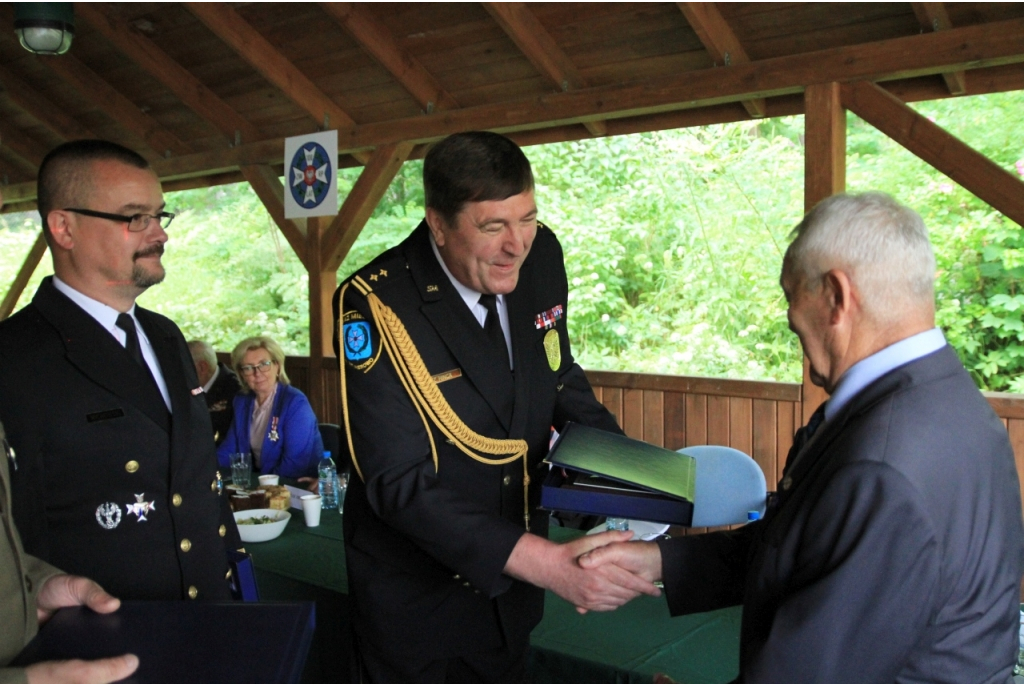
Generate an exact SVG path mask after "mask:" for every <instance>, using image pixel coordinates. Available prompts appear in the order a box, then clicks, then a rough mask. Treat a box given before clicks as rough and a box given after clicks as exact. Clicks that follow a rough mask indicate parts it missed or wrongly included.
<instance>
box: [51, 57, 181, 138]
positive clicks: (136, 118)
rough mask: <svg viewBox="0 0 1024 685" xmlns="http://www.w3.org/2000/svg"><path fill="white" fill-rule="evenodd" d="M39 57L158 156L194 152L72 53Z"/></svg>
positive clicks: (84, 97) (80, 93)
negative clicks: (140, 139)
mask: <svg viewBox="0 0 1024 685" xmlns="http://www.w3.org/2000/svg"><path fill="white" fill-rule="evenodd" d="M38 59H39V60H40V61H41V62H42V63H43V64H45V65H46V66H47V67H48V68H49V69H50V70H51V71H53V72H54V73H55V74H57V75H58V76H59V77H60V78H61V79H62V80H63V81H64V82H65V83H67V84H68V85H70V86H71V87H72V88H74V89H75V90H76V91H78V94H79V95H80V96H81V97H82V98H83V99H84V100H85V101H87V102H90V103H92V104H93V105H95V106H96V107H97V108H99V109H101V110H103V111H104V112H105V113H106V114H107V116H109V117H110V118H111V119H113V120H114V121H116V122H117V123H118V124H120V125H121V126H123V127H124V128H125V129H127V130H128V131H131V132H132V133H134V134H135V135H137V136H139V137H140V138H142V139H143V140H145V141H146V144H147V145H148V146H149V147H150V148H151V149H152V150H153V151H154V152H156V153H157V154H158V155H159V156H161V157H164V156H170V155H171V154H175V155H184V154H188V153H190V152H192V148H190V147H189V146H188V145H186V144H185V143H183V142H182V141H181V140H179V139H178V137H177V136H175V135H174V134H173V133H171V132H170V131H168V130H167V129H165V128H164V127H163V126H161V125H160V124H159V123H158V122H157V121H156V120H155V119H153V117H151V116H149V115H148V114H146V113H145V112H143V111H142V110H140V109H139V107H138V106H137V105H136V104H135V103H134V102H132V101H131V100H129V99H128V98H127V97H125V96H124V95H122V94H121V93H119V92H118V91H117V90H116V89H115V88H114V87H113V86H111V85H110V84H109V83H107V82H106V81H104V80H103V79H102V78H101V77H100V76H99V74H97V73H96V72H94V71H93V70H92V69H90V68H89V67H87V66H86V65H85V64H83V63H82V62H79V61H78V60H77V59H76V58H74V57H72V56H71V55H70V54H66V55H61V56H59V57H39V58H38Z"/></svg>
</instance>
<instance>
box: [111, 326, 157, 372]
mask: <svg viewBox="0 0 1024 685" xmlns="http://www.w3.org/2000/svg"><path fill="white" fill-rule="evenodd" d="M117 327H118V328H120V329H121V330H122V331H124V336H125V342H124V349H125V351H126V352H128V356H130V357H131V358H132V359H134V360H135V363H136V364H138V365H139V366H141V367H142V368H144V369H147V370H148V369H149V365H148V364H146V360H145V359H143V358H142V347H140V346H139V333H138V331H137V330H135V319H133V318H132V317H131V316H130V315H129V314H118V315H117Z"/></svg>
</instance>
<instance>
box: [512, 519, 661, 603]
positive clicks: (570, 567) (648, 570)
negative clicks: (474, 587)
mask: <svg viewBox="0 0 1024 685" xmlns="http://www.w3.org/2000/svg"><path fill="white" fill-rule="evenodd" d="M632 535H633V534H632V533H630V532H629V531H609V532H607V533H599V534H597V535H587V536H585V537H582V538H580V539H578V540H573V541H572V542H567V543H564V544H556V543H554V542H551V541H549V540H546V539H544V538H541V537H538V536H536V535H531V534H530V533H527V534H525V535H523V537H521V538H520V539H519V542H518V543H517V544H516V546H515V548H514V549H513V550H512V554H511V555H510V556H509V558H508V562H506V565H505V573H507V574H508V575H510V576H512V577H514V578H518V579H519V580H524V581H526V582H528V583H532V584H533V585H536V586H538V587H542V588H544V589H545V590H551V591H552V592H554V593H555V594H556V595H558V596H559V597H561V598H563V599H565V600H566V601H569V602H572V603H573V604H574V605H575V606H576V611H578V612H580V613H581V614H585V613H586V612H587V611H612V610H614V609H618V608H619V607H620V606H622V605H623V604H625V603H626V602H628V601H630V600H632V599H634V598H636V597H638V596H639V595H641V594H644V595H651V596H652V597H658V596H660V595H661V590H660V589H658V587H657V586H655V585H654V583H655V582H656V581H658V580H661V550H660V549H659V547H658V545H657V544H656V543H653V542H629V540H630V539H631V538H632Z"/></svg>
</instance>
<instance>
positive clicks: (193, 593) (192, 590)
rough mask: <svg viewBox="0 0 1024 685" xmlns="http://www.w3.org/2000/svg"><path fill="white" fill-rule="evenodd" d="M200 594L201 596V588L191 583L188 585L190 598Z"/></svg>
mask: <svg viewBox="0 0 1024 685" xmlns="http://www.w3.org/2000/svg"><path fill="white" fill-rule="evenodd" d="M198 596H199V590H197V589H196V586H195V585H189V586H188V598H189V599H195V598H196V597H198Z"/></svg>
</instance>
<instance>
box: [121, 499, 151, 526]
mask: <svg viewBox="0 0 1024 685" xmlns="http://www.w3.org/2000/svg"><path fill="white" fill-rule="evenodd" d="M145 498H146V493H142V494H141V495H135V502H134V503H133V504H126V505H125V508H126V509H127V510H128V513H129V514H135V515H136V516H138V517H139V523H141V522H142V521H147V520H148V519H147V518H146V514H148V513H149V512H151V511H155V510H156V503H155V502H147V501H146V499H145Z"/></svg>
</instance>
